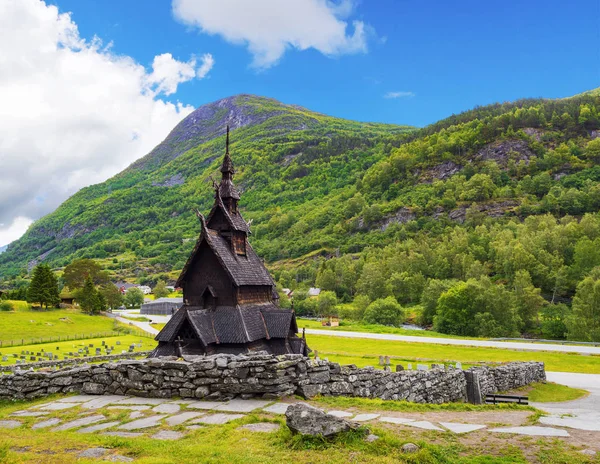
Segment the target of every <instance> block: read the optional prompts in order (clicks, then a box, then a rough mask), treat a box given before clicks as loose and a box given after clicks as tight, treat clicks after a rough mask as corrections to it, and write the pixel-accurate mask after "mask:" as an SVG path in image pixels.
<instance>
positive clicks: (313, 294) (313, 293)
mask: <svg viewBox="0 0 600 464" xmlns="http://www.w3.org/2000/svg"><path fill="white" fill-rule="evenodd" d="M320 294H321V289H320V288H315V287H310V288H309V289H308V296H309V298H310V297H313V298H315V297H318V296H319V295H320Z"/></svg>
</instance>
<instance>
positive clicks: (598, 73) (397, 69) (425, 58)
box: [53, 0, 600, 126]
mask: <svg viewBox="0 0 600 464" xmlns="http://www.w3.org/2000/svg"><path fill="white" fill-rule="evenodd" d="M282 1H283V0H282ZM53 3H55V4H56V5H58V7H59V8H60V10H61V11H70V12H72V19H73V20H74V21H75V22H76V23H77V25H78V27H79V30H80V33H81V35H82V36H83V37H84V38H91V37H92V36H94V35H97V36H99V37H100V38H101V39H102V40H103V41H104V42H105V43H106V42H109V41H112V42H113V51H114V52H116V53H120V54H121V53H122V54H126V55H129V56H131V57H133V58H134V59H136V60H137V61H138V62H139V63H141V64H143V65H146V66H149V65H150V64H151V62H152V59H153V57H154V56H155V55H157V54H161V53H166V52H169V53H172V54H173V56H174V58H176V59H178V60H182V61H185V60H187V59H188V58H189V56H190V55H192V54H195V55H200V54H204V53H210V54H212V56H213V57H214V59H215V65H214V67H213V69H212V71H211V73H210V76H209V78H207V79H203V80H194V81H190V82H186V83H185V84H182V85H180V86H179V88H178V91H177V93H176V94H175V95H172V96H170V99H172V100H174V101H175V100H179V101H182V102H185V103H186V104H190V105H193V106H199V105H202V104H203V103H207V102H210V101H214V100H216V99H218V98H221V97H225V96H229V95H233V94H237V93H253V94H259V95H265V96H270V97H273V98H276V99H279V100H281V101H284V102H286V103H295V104H299V105H302V106H305V107H307V108H310V109H313V110H316V111H320V112H323V113H327V114H331V115H335V116H340V117H345V118H349V119H357V120H364V121H379V122H389V123H398V124H411V125H417V126H423V125H426V124H429V123H432V122H435V121H437V120H439V119H441V118H443V117H445V116H448V115H450V114H452V113H458V112H461V111H463V110H466V109H469V108H472V107H473V106H476V105H483V104H487V103H492V102H496V101H506V100H514V99H517V98H520V97H538V96H541V97H548V98H556V97H565V96H569V95H573V94H576V93H579V92H582V91H585V90H587V89H590V88H594V87H597V86H598V85H600V84H599V83H600V33H599V29H600V2H598V1H597V0H577V1H575V2H565V1H556V0H544V1H540V0H527V1H514V0H513V1H512V2H511V1H508V2H507V1H497V0H492V1H474V0H463V1H416V0H413V1H404V0H372V1H366V0H363V1H361V2H354V3H353V5H352V11H351V13H350V15H349V16H348V18H347V19H346V21H347V22H348V27H349V28H350V27H351V22H352V21H353V20H360V21H363V22H364V23H365V24H366V25H368V26H370V28H372V32H371V35H370V36H369V37H368V38H367V40H366V43H367V47H368V51H367V52H366V53H362V52H361V53H355V54H341V55H339V56H335V57H328V56H325V55H323V54H322V53H320V52H319V51H317V50H315V49H308V50H305V51H299V50H296V49H289V50H288V51H287V52H286V53H285V55H284V56H283V57H282V58H281V59H280V61H279V62H277V63H275V64H274V65H272V66H271V67H269V68H268V69H261V70H257V69H255V68H253V67H252V66H251V63H252V55H251V53H249V51H248V50H247V48H246V46H244V45H243V44H232V43H229V42H227V41H226V40H224V39H223V38H222V36H220V35H208V34H203V33H201V32H200V31H199V30H198V28H192V27H189V26H188V25H185V24H182V23H181V21H178V20H176V19H175V18H174V15H173V12H172V5H171V2H170V1H166V0H162V1H150V2H142V1H141V0H132V1H122V0H55V1H54V2H53ZM247 4H248V5H251V4H252V2H251V1H248V2H247ZM249 14H250V13H249ZM388 92H410V93H412V94H414V96H406V97H399V98H395V99H393V98H384V95H385V94H387V93H388Z"/></svg>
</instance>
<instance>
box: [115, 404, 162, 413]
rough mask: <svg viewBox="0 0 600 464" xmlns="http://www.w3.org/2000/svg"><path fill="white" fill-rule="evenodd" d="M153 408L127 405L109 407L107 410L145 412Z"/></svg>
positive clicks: (145, 405)
mask: <svg viewBox="0 0 600 464" xmlns="http://www.w3.org/2000/svg"><path fill="white" fill-rule="evenodd" d="M151 407H152V406H149V405H147V404H140V405H134V404H126V405H124V406H108V407H107V408H106V409H117V410H119V409H122V410H127V411H145V410H147V409H150V408H151Z"/></svg>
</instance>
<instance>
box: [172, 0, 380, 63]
mask: <svg viewBox="0 0 600 464" xmlns="http://www.w3.org/2000/svg"><path fill="white" fill-rule="evenodd" d="M354 8H355V2H354V1H353V0H340V1H337V2H334V1H332V0H293V1H283V0H252V1H248V0H218V1H215V0H173V14H174V15H175V18H176V19H178V20H179V21H181V22H182V23H184V24H187V25H190V26H193V27H197V28H199V29H200V31H201V32H203V33H206V34H212V35H220V36H221V37H223V38H224V39H225V40H227V41H228V42H231V43H234V44H242V45H246V46H247V47H248V50H249V51H250V53H252V55H253V57H254V61H253V65H254V66H255V67H257V68H268V67H269V66H272V65H273V64H275V63H276V62H277V61H278V60H279V59H280V58H281V57H282V56H283V54H284V53H285V51H286V49H288V48H296V49H298V50H306V49H309V48H314V49H316V50H318V51H320V52H321V53H323V54H325V55H328V56H335V55H342V54H348V53H365V52H366V51H367V35H368V33H369V32H372V28H370V26H368V25H366V24H365V23H364V22H362V21H358V20H355V21H352V25H351V26H349V24H348V22H347V21H345V19H347V18H348V16H350V15H351V13H352V12H353V11H354Z"/></svg>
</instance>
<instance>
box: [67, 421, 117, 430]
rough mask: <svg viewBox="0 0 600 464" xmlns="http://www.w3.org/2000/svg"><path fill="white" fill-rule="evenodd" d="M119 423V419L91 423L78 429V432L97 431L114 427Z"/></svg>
mask: <svg viewBox="0 0 600 464" xmlns="http://www.w3.org/2000/svg"><path fill="white" fill-rule="evenodd" d="M119 424H121V423H120V422H119V421H114V422H104V423H103V424H96V425H91V426H89V427H84V428H83V429H79V430H78V431H77V432H78V433H94V432H99V431H100V430H106V429H110V428H111V427H116V426H117V425H119Z"/></svg>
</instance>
